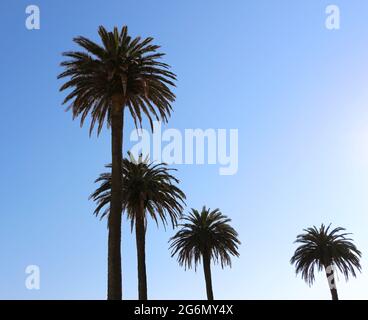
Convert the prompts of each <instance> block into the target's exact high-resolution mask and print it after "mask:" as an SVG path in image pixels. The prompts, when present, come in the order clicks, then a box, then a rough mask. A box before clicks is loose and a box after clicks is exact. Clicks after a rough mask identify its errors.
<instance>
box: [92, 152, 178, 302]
mask: <svg viewBox="0 0 368 320" xmlns="http://www.w3.org/2000/svg"><path fill="white" fill-rule="evenodd" d="M107 167H109V168H110V167H111V166H110V165H108V166H107ZM173 170H174V169H169V168H168V167H167V165H166V164H165V163H158V164H153V163H149V162H147V159H146V160H145V161H142V158H141V157H140V158H139V159H138V161H136V160H135V159H134V158H133V157H132V156H131V158H130V160H128V159H124V160H123V165H122V179H123V192H122V195H123V202H122V205H123V210H124V211H125V212H126V213H127V216H128V218H129V219H130V220H131V227H132V230H133V227H134V225H135V235H136V244H137V262H138V296H139V300H147V276H146V254H145V250H146V249H145V243H146V228H147V215H149V216H151V218H152V219H153V220H154V221H155V222H156V223H157V225H158V221H159V220H161V221H162V223H163V225H164V227H166V225H167V224H168V220H170V221H171V224H172V226H173V228H174V227H175V226H176V224H177V219H178V218H180V217H181V212H182V210H183V205H184V200H185V194H184V193H183V192H182V191H181V190H180V189H179V188H178V187H177V186H176V185H175V184H177V183H179V180H178V179H177V178H175V177H174V176H173V175H172V174H171V171H173ZM96 182H97V183H100V187H99V188H98V189H97V190H96V191H95V192H94V193H93V194H92V195H91V198H92V199H94V200H95V201H96V202H97V207H96V210H95V214H96V215H100V216H101V217H104V216H105V215H107V214H109V207H108V204H109V201H110V197H111V174H110V173H104V174H102V175H100V177H99V178H98V179H97V180H96ZM102 210H103V211H102Z"/></svg>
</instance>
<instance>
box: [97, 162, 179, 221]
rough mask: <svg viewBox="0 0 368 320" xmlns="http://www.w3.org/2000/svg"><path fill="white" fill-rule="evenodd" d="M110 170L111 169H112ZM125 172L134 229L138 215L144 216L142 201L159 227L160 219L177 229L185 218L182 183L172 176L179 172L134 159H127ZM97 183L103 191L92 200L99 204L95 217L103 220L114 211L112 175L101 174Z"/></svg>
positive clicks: (126, 199) (126, 201) (125, 202)
mask: <svg viewBox="0 0 368 320" xmlns="http://www.w3.org/2000/svg"><path fill="white" fill-rule="evenodd" d="M106 167H107V168H111V165H107V166H106ZM122 171H123V172H122V176H123V191H122V194H123V210H124V211H126V212H127V215H128V218H129V219H130V220H131V222H132V227H133V224H134V221H135V220H136V218H137V214H138V213H139V212H141V210H140V209H141V208H140V204H141V201H143V208H144V210H145V212H146V213H149V215H150V216H151V217H152V218H153V220H154V221H155V222H156V223H158V220H159V219H160V220H161V221H162V222H163V225H164V226H166V225H167V223H168V219H167V217H169V219H170V220H171V223H172V226H173V227H174V226H175V225H176V224H177V219H178V218H180V217H181V212H182V210H183V205H184V200H185V194H184V192H183V191H181V190H180V189H179V188H178V187H177V186H176V185H175V183H179V180H178V179H177V178H175V177H174V176H173V175H172V174H171V173H170V172H171V171H175V169H170V168H168V167H167V165H166V164H165V163H158V164H154V163H148V162H147V161H142V158H141V157H140V158H139V160H138V161H135V160H134V158H133V157H132V156H131V157H130V159H123V164H122ZM95 182H96V183H100V187H99V188H98V189H97V190H96V191H95V192H94V193H93V194H92V195H91V196H90V198H91V199H93V200H94V201H96V202H97V207H96V209H95V214H96V215H99V216H100V217H101V218H103V217H104V216H106V215H107V214H108V213H109V210H110V208H109V203H110V198H111V173H103V174H101V175H100V177H99V178H98V179H97V180H96V181H95ZM144 219H146V214H145V216H144Z"/></svg>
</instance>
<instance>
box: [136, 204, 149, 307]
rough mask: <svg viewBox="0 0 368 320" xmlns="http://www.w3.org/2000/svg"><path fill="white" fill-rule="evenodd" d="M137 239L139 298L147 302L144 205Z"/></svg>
mask: <svg viewBox="0 0 368 320" xmlns="http://www.w3.org/2000/svg"><path fill="white" fill-rule="evenodd" d="M135 237H136V242H137V262H138V297H139V300H147V275H146V230H145V225H144V207H143V205H141V209H140V213H139V214H138V215H137V216H136V220H135Z"/></svg>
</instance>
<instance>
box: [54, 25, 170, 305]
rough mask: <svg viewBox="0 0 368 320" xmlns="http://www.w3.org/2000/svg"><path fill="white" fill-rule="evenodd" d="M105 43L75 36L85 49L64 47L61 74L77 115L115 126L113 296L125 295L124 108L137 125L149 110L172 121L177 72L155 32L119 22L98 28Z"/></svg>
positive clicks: (110, 241) (110, 255) (110, 257)
mask: <svg viewBox="0 0 368 320" xmlns="http://www.w3.org/2000/svg"><path fill="white" fill-rule="evenodd" d="M98 33H99V36H100V40H101V42H102V45H99V44H97V43H95V42H93V41H91V40H89V39H87V38H85V37H81V36H80V37H77V38H75V39H74V42H75V43H76V44H78V45H79V46H80V47H81V48H82V49H84V50H83V51H69V52H65V53H63V55H64V56H65V57H67V59H68V60H66V61H64V62H62V63H61V66H62V67H64V68H65V71H64V72H62V73H61V74H60V75H59V76H58V78H64V77H67V78H69V79H68V80H67V81H66V82H65V84H64V85H63V86H62V87H61V88H60V91H63V90H66V89H72V90H71V92H70V93H69V94H68V95H67V96H66V98H65V100H64V102H63V103H67V102H70V106H69V107H68V109H67V110H69V109H71V110H72V113H73V119H74V118H77V117H80V122H81V126H82V125H83V123H84V121H85V119H86V117H87V116H88V115H90V116H91V124H90V134H91V133H92V131H93V128H94V127H95V125H96V124H98V127H97V134H99V133H100V131H101V129H102V127H103V125H104V123H105V119H106V123H107V126H108V127H110V126H111V156H112V181H111V188H112V197H111V214H110V215H109V220H108V226H109V236H108V294H107V296H108V299H114V300H119V299H121V298H122V280H121V279H122V276H121V210H122V207H121V204H122V201H121V190H122V180H121V178H122V176H121V163H122V144H123V119H124V110H125V109H128V110H129V112H130V114H131V116H132V118H133V120H134V123H135V125H136V126H137V124H138V123H139V124H140V125H141V124H142V115H146V116H147V118H148V120H149V122H150V124H151V128H153V126H152V117H154V118H156V119H157V120H159V119H162V120H163V121H167V119H168V117H169V116H170V112H171V103H172V102H173V101H174V100H175V96H174V94H173V93H172V92H171V91H170V88H169V87H170V86H174V83H173V81H174V80H175V74H173V73H172V72H170V71H169V70H168V69H169V65H167V64H165V63H162V62H160V61H159V59H160V58H161V57H162V56H163V55H164V54H163V53H158V52H157V49H159V46H157V45H153V44H152V40H153V38H145V39H141V38H140V37H137V38H132V37H131V36H129V35H128V28H127V27H126V26H124V27H123V28H122V29H121V31H119V30H118V28H116V27H115V28H114V30H113V31H112V32H108V31H107V30H106V29H105V28H104V27H102V26H100V27H99V30H98Z"/></svg>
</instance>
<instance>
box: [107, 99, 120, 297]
mask: <svg viewBox="0 0 368 320" xmlns="http://www.w3.org/2000/svg"><path fill="white" fill-rule="evenodd" d="M123 116H124V107H123V99H122V98H121V97H120V96H114V97H113V98H112V110H111V155H112V170H111V203H110V214H109V220H108V226H109V238H108V275H107V278H108V283H107V299H108V300H121V299H122V276H121V211H122V167H121V166H122V155H123V152H122V149H123Z"/></svg>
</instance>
